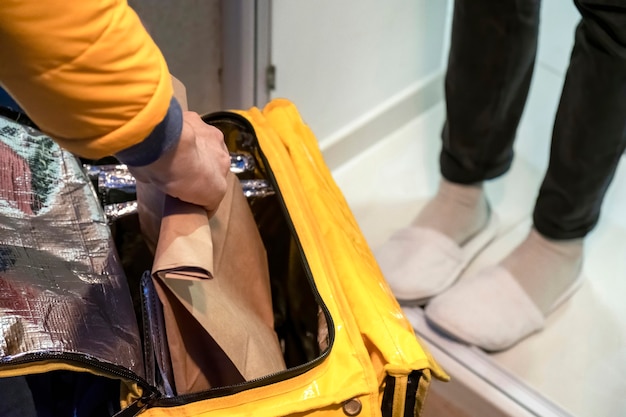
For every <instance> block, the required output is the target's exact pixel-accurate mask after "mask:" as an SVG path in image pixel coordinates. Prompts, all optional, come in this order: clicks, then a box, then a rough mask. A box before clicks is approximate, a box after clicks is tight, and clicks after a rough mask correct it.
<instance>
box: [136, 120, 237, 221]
mask: <svg viewBox="0 0 626 417" xmlns="http://www.w3.org/2000/svg"><path fill="white" fill-rule="evenodd" d="M129 169H130V171H131V173H132V174H133V175H134V176H135V178H136V179H137V180H138V181H143V182H147V183H152V184H154V185H155V186H156V187H157V188H158V189H160V190H161V191H162V192H164V193H166V194H169V195H171V196H172V197H176V198H179V199H181V200H183V201H186V202H189V203H193V204H197V205H199V206H202V207H204V208H205V209H206V210H207V211H208V212H209V214H212V213H214V212H215V210H217V207H218V206H219V204H220V202H221V201H222V198H224V195H225V193H226V175H227V174H228V172H229V170H230V155H229V153H228V149H227V148H226V145H225V144H224V136H223V135H222V132H220V130H219V129H217V128H215V127H213V126H210V125H207V124H206V123H204V122H203V121H202V119H201V118H200V116H198V114H197V113H194V112H184V113H183V129H182V132H181V135H180V141H179V142H178V144H177V145H176V147H175V148H173V149H170V150H169V151H168V152H166V153H165V154H163V155H162V156H161V158H159V159H158V160H157V161H156V162H153V163H152V164H149V165H146V166H143V167H129Z"/></svg>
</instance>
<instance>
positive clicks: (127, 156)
mask: <svg viewBox="0 0 626 417" xmlns="http://www.w3.org/2000/svg"><path fill="white" fill-rule="evenodd" d="M182 130H183V110H182V109H181V107H180V104H178V101H177V100H176V99H175V98H174V97H172V101H170V107H169V109H168V110H167V114H166V115H165V117H164V118H163V120H162V121H161V123H159V124H158V125H157V126H156V127H155V128H154V130H153V131H152V133H150V134H149V135H148V137H147V138H145V139H144V140H143V141H142V142H139V143H137V144H135V145H133V146H131V147H130V148H127V149H124V150H123V151H120V152H118V153H117V154H115V157H116V158H117V159H118V160H119V161H120V162H122V163H124V164H126V165H130V166H136V167H140V166H144V165H148V164H151V163H153V162H154V161H156V160H157V159H159V158H160V157H161V155H163V154H164V153H165V152H167V151H168V150H170V149H172V148H173V147H174V146H176V144H177V143H178V140H179V139H180V133H181V132H182Z"/></svg>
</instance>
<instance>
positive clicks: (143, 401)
mask: <svg viewBox="0 0 626 417" xmlns="http://www.w3.org/2000/svg"><path fill="white" fill-rule="evenodd" d="M156 397H157V393H156V392H153V393H151V394H150V395H148V396H147V397H141V398H139V399H138V400H136V401H134V402H132V403H131V404H130V405H129V406H128V407H126V408H125V409H123V410H121V411H119V412H118V413H116V414H115V415H114V416H113V417H134V416H136V415H138V414H139V413H141V412H142V411H143V410H145V409H146V408H147V407H148V406H149V405H150V403H151V402H152V400H154V399H155V398H156Z"/></svg>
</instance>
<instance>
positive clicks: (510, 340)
mask: <svg viewBox="0 0 626 417" xmlns="http://www.w3.org/2000/svg"><path fill="white" fill-rule="evenodd" d="M582 281H583V276H582V273H581V274H579V276H578V278H577V279H576V280H575V281H574V282H573V283H572V285H570V287H569V288H568V289H567V290H566V291H565V292H564V293H563V295H561V297H559V299H558V300H556V301H555V302H554V303H553V305H552V307H551V308H550V310H549V312H548V314H549V313H550V312H552V311H554V310H555V309H556V308H557V307H558V306H559V305H560V304H562V303H563V302H564V301H565V300H567V299H568V298H569V297H570V296H571V295H572V294H573V293H574V292H575V291H576V290H577V289H578V288H579V287H580V284H581V283H582ZM425 313H426V319H427V320H428V322H429V324H431V325H433V327H434V328H436V329H438V330H441V331H442V332H444V333H446V334H447V335H449V336H451V337H453V338H455V339H458V340H460V341H462V342H465V343H468V344H471V345H475V346H477V347H479V348H482V349H484V350H487V351H500V350H504V349H507V348H509V347H511V346H513V345H514V344H516V343H517V342H519V341H520V340H522V339H524V338H525V337H527V336H529V335H531V334H533V333H535V332H537V331H539V330H541V329H543V327H544V323H545V317H544V315H543V314H542V313H541V311H540V310H539V309H538V308H537V306H536V305H535V303H534V302H533V301H532V300H531V299H530V297H528V295H526V292H525V291H524V289H523V288H522V287H521V286H520V285H519V284H518V282H517V281H516V280H515V278H514V277H513V275H511V273H510V272H509V271H507V270H506V269H504V268H503V267H501V266H493V267H490V268H487V269H484V270H482V271H480V272H478V273H477V274H476V275H474V276H472V277H468V278H467V279H463V280H461V281H459V283H458V284H456V285H454V286H453V287H452V288H450V289H449V290H447V291H446V292H444V293H442V294H441V295H439V296H437V297H435V298H433V299H432V300H431V302H430V303H429V304H428V306H426V309H425Z"/></svg>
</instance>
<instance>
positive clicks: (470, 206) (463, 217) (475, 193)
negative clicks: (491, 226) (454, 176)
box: [413, 179, 490, 245]
mask: <svg viewBox="0 0 626 417" xmlns="http://www.w3.org/2000/svg"><path fill="white" fill-rule="evenodd" d="M489 215H490V210H489V204H488V202H487V198H486V196H485V192H484V190H483V185H482V183H477V184H469V185H465V184H457V183H453V182H450V181H447V180H445V179H442V180H441V182H440V184H439V189H438V191H437V194H436V195H435V196H434V197H433V198H432V199H431V200H430V201H429V202H428V203H427V204H426V206H425V207H424V209H423V210H422V211H421V212H420V214H419V215H418V216H417V218H416V219H415V221H414V222H413V225H415V226H420V227H426V228H430V229H434V230H437V231H438V232H441V233H443V234H444V235H446V236H448V237H450V238H451V239H452V240H454V241H455V242H456V243H458V244H459V245H462V244H463V243H464V242H466V241H467V240H468V239H469V238H471V237H472V236H473V235H475V234H476V233H477V232H479V231H480V230H481V229H482V228H484V227H485V225H486V224H487V222H488V221H489Z"/></svg>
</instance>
